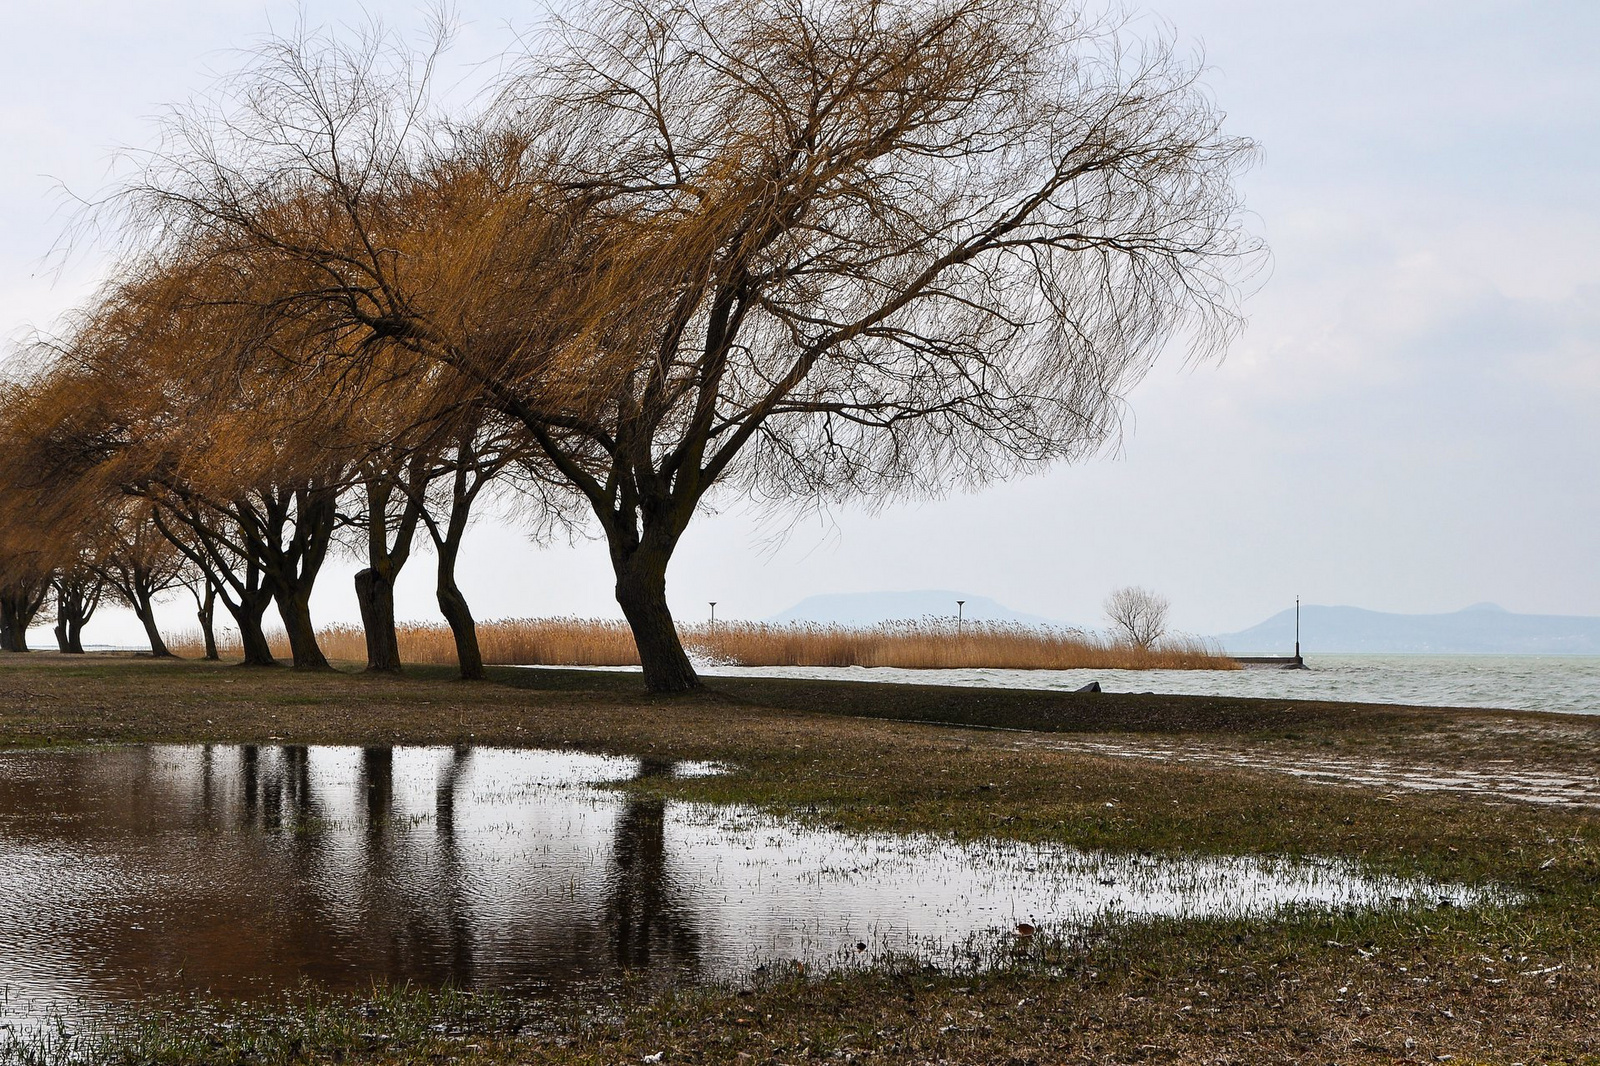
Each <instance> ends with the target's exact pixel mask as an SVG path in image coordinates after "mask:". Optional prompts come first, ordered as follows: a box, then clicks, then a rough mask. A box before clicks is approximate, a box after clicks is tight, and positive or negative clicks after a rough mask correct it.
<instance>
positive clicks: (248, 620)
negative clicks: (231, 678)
mask: <svg viewBox="0 0 1600 1066" xmlns="http://www.w3.org/2000/svg"><path fill="white" fill-rule="evenodd" d="M271 603H272V597H271V596H269V595H266V594H264V593H259V592H258V593H256V594H255V595H253V596H251V597H250V598H249V599H246V600H244V601H243V602H242V603H240V604H239V605H238V606H235V605H234V604H233V602H232V601H231V600H228V599H226V598H224V599H223V601H222V604H223V606H225V607H226V608H227V609H228V613H229V614H231V615H233V621H234V624H235V625H237V626H238V627H239V643H240V644H241V645H242V646H243V648H244V665H245V666H277V665H278V660H277V659H276V658H274V657H273V654H272V645H271V644H268V643H267V634H266V632H265V631H264V630H263V629H262V628H261V619H262V617H263V616H265V615H266V613H267V606H268V605H269V604H271Z"/></svg>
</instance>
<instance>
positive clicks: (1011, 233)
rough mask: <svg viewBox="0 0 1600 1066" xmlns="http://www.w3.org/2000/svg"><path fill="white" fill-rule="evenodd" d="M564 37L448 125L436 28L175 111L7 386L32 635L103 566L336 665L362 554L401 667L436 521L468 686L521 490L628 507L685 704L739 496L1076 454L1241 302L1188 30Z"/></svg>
mask: <svg viewBox="0 0 1600 1066" xmlns="http://www.w3.org/2000/svg"><path fill="white" fill-rule="evenodd" d="M530 42H531V43H529V45H528V49H527V53H526V54H525V55H522V56H520V57H516V58H515V59H514V60H513V61H511V62H509V63H508V64H507V65H506V69H507V71H508V73H507V74H506V75H505V76H504V78H503V79H502V80H501V81H500V82H499V83H498V84H497V85H496V86H495V90H494V92H493V93H491V94H490V95H489V97H488V98H487V99H486V100H484V101H483V102H481V103H476V104H473V105H471V106H469V107H465V108H455V109H453V110H450V111H446V110H445V109H443V108H440V107H438V106H436V105H435V104H434V103H433V101H432V97H431V95H430V83H431V81H432V79H433V71H434V67H435V65H436V63H437V60H438V57H439V54H440V50H439V48H434V49H432V50H430V51H427V52H425V53H421V54H419V53H414V52H409V51H406V50H405V49H403V48H401V47H399V46H398V45H396V44H395V43H394V42H392V41H391V40H389V39H387V38H383V37H381V36H378V35H373V36H371V37H369V38H367V39H365V40H363V41H361V42H360V43H357V44H347V43H344V42H341V41H339V40H337V39H334V38H331V37H325V36H319V35H315V34H306V33H302V34H299V35H297V36H294V37H292V38H287V39H280V40H276V41H273V42H272V43H270V44H269V45H268V46H267V47H265V48H264V49H262V50H261V51H260V53H259V54H258V55H257V56H256V57H255V58H254V60H253V61H252V62H250V63H248V64H246V65H245V66H244V67H243V68H242V69H241V70H240V71H239V72H238V73H237V74H236V75H234V76H233V77H232V78H230V79H228V80H227V81H225V82H224V83H222V84H221V85H219V87H218V89H217V92H216V93H215V95H214V96H213V97H212V98H211V99H210V101H209V102H208V103H206V104H204V105H199V106H193V107H190V108H189V109H187V110H185V111H183V112H181V113H179V114H178V115H177V116H176V117H175V118H173V119H172V120H171V121H170V122H169V123H168V124H167V126H166V128H165V134H166V136H165V139H164V142H163V148H162V149H161V150H160V151H159V152H157V153H155V154H153V155H152V156H151V157H150V158H149V159H148V160H146V161H144V164H143V165H142V166H141V168H140V170H139V173H138V176H137V178H136V179H135V180H133V181H131V182H129V183H128V185H127V187H125V188H123V189H121V190H119V192H118V194H117V195H116V196H114V197H113V198H112V199H111V200H110V201H109V206H108V207H107V208H106V209H105V212H104V213H102V215H101V216H100V217H99V220H100V221H102V222H107V223H109V224H114V225H115V227H116V229H117V231H118V232H120V233H121V234H123V235H124V237H125V240H126V244H125V247H124V252H123V254H122V255H121V257H120V260H119V265H118V268H117V270H116V272H115V274H114V276H113V278H112V280H111V281H110V283H108V285H107V287H106V289H105V291H104V292H103V293H102V294H101V296H100V297H99V298H98V299H96V300H95V301H94V302H93V304H92V305H91V306H89V307H86V308H84V309H83V310H82V311H81V312H80V313H79V315H78V316H77V317H76V318H75V320H73V321H72V322H71V323H69V326H68V328H66V329H64V330H63V331H62V332H61V334H60V336H58V337H56V338H53V339H51V340H50V341H48V342H41V343H40V344H39V345H37V346H36V348H35V350H34V352H33V353H32V358H31V360H29V363H28V370H27V372H26V373H21V374H18V375H14V376H13V379H12V380H11V381H10V383H9V384H7V385H5V386H4V388H5V390H6V391H5V394H4V398H3V407H0V455H3V456H4V460H5V468H4V473H3V477H0V610H3V617H4V619H5V629H4V632H5V634H6V636H5V639H6V641H7V642H8V646H18V645H19V644H21V642H22V641H23V640H24V639H25V638H24V636H23V634H24V633H25V630H26V625H27V622H28V620H29V619H30V617H31V613H32V612H36V611H38V610H40V609H41V605H42V604H43V603H44V602H45V601H46V599H47V598H50V597H51V596H52V595H53V601H54V602H55V604H56V605H57V609H58V613H59V614H60V617H61V618H62V619H63V625H64V626H65V627H66V629H67V630H68V631H69V632H70V631H72V628H73V626H74V625H76V626H78V627H79V628H81V624H82V622H83V620H85V619H86V618H87V616H88V613H89V612H90V611H92V610H93V605H94V603H95V602H96V600H97V597H98V595H99V590H101V589H105V588H109V589H113V590H114V591H115V594H116V595H117V596H118V597H120V598H122V599H123V600H124V601H125V602H127V603H129V605H130V606H132V607H133V608H134V609H135V611H138V612H140V614H141V617H142V618H144V619H146V622H147V626H148V627H149V628H150V630H151V636H152V644H153V647H155V648H156V649H157V650H159V641H160V638H159V634H158V633H156V631H155V629H154V623H153V620H151V616H150V613H149V603H150V601H151V600H152V599H153V598H154V597H155V596H157V595H159V594H161V593H162V591H163V590H165V589H169V588H173V587H176V586H177V585H180V584H187V585H188V586H189V587H190V588H191V589H193V590H194V591H195V594H196V597H197V604H198V607H199V610H200V613H201V616H202V618H203V619H208V618H209V617H210V614H211V610H212V607H211V605H212V604H213V603H214V602H220V603H221V604H222V605H223V607H224V609H225V611H226V612H227V614H228V615H229V616H230V617H231V619H232V621H233V622H234V624H235V625H236V626H237V627H238V630H239V632H240V634H241V636H242V638H243V643H244V647H245V653H246V659H247V661H249V662H252V663H267V662H271V661H272V655H271V652H270V650H269V649H268V647H267V643H266V640H265V638H264V636H263V633H262V627H263V619H264V617H265V614H266V612H267V610H268V609H269V607H271V606H272V605H274V604H275V605H276V608H277V612H278V614H279V616H280V618H281V621H282V624H283V626H284V628H285V630H286V631H287V633H288V636H289V642H290V645H291V648H292V652H293V659H294V665H295V666H296V667H298V668H305V669H312V668H322V667H325V666H326V665H327V664H326V660H325V659H324V657H323V655H322V653H321V651H320V649H319V648H318V647H317V642H316V635H315V632H314V629H313V627H312V622H311V617H310V613H309V608H308V603H309V597H310V593H311V589H312V587H313V584H314V583H315V581H316V579H317V576H318V573H319V571H320V569H321V567H322V565H323V563H324V561H325V560H326V558H327V557H328V554H329V552H330V550H331V549H332V548H333V546H334V545H335V544H336V543H339V542H340V538H341V537H344V538H346V540H347V541H348V542H350V543H353V544H356V545H357V546H358V547H359V550H360V551H362V552H363V554H364V556H365V559H366V562H367V566H366V568H365V569H363V570H362V571H361V573H360V574H358V576H357V578H356V587H357V594H358V596H359V599H360V604H361V611H362V618H363V621H364V623H365V625H366V630H367V639H368V657H369V665H370V666H371V667H372V668H373V669H395V668H397V667H398V657H397V654H396V649H395V640H394V617H393V615H394V608H393V586H394V581H395V578H396V576H397V575H398V573H399V572H400V570H401V568H403V567H404V566H405V565H406V564H407V561H408V559H409V557H410V554H411V552H412V548H413V544H414V543H415V542H417V541H419V540H420V539H421V538H422V537H423V536H424V535H425V536H426V538H427V540H428V541H429V542H431V544H432V546H433V547H434V549H435V551H436V553H437V556H438V592H439V604H440V608H441V611H442V612H443V614H444V616H445V617H446V619H447V620H448V621H449V623H450V625H451V626H452V628H453V629H454V631H455V633H456V637H457V645H458V649H459V654H460V657H461V664H462V671H463V674H464V675H466V676H474V675H475V674H476V673H478V672H479V671H480V670H481V666H480V664H479V662H478V657H477V652H476V645H475V638H474V636H473V627H472V617H471V613H470V611H469V609H468V607H467V604H466V601H465V599H464V598H463V597H462V596H461V593H460V590H459V589H458V588H457V587H456V585H455V580H454V570H455V561H456V558H457V556H458V553H459V551H460V549H461V542H462V535H463V533H464V531H465V530H466V528H467V524H468V521H469V519H470V517H471V514H472V510H473V507H474V505H475V503H476V502H477V501H478V500H479V498H480V496H482V495H483V494H484V493H486V492H493V493H502V492H503V493H509V494H515V495H516V497H517V498H518V500H519V501H521V503H522V510H523V512H524V513H526V514H529V515H531V516H533V517H534V520H536V521H537V522H540V523H543V524H545V525H558V524H574V523H581V524H586V525H588V526H589V527H590V528H596V527H597V528H598V531H599V533H600V534H601V535H602V536H604V538H605V540H606V543H607V545H608V547H609V551H610V558H611V562H612V565H613V568H614V570H615V575H616V596H617V601H618V603H619V605H620V606H621V608H622V611H623V613H624V615H625V616H626V618H627V620H628V622H629V624H630V626H631V628H632V630H633V633H634V636H635V639H636V641H637V643H638V646H639V652H640V657H641V660H642V662H643V664H644V676H645V681H646V683H647V684H648V686H649V687H650V688H651V689H652V690H656V691H676V690H682V689H685V688H689V687H692V686H694V685H695V684H697V679H696V677H695V674H694V670H693V668H692V667H691V666H690V663H689V660H688V658H687V656H686V655H685V654H684V651H683V649H682V647H681V645H680V643H679V640H678V636H677V633H676V630H675V628H674V625H673V621H672V617H671V614H670V612H669V611H668V608H667V600H666V572H667V567H668V563H669V562H670V560H671V558H672V556H673V552H674V550H675V549H676V547H677V545H678V543H679V541H680V539H681V538H682V537H683V535H684V534H685V531H686V530H687V528H688V526H689V525H690V523H691V520H692V519H693V518H694V517H695V515H696V514H698V513H700V512H701V511H702V510H703V509H704V505H705V503H706V502H707V500H708V497H712V496H713V495H714V494H721V495H722V496H723V497H724V498H740V499H753V500H756V501H759V502H765V503H768V504H771V505H774V506H782V507H796V506H801V507H803V506H815V505H818V504H825V503H831V502H835V501H841V500H846V499H852V498H862V497H865V498H867V499H869V500H872V501H882V500H885V499H888V498H891V497H894V496H904V495H907V494H918V493H938V492H944V491H948V489H949V488H950V487H952V486H954V485H959V484H981V483H983V482H986V481H988V480H991V479H994V478H999V477H1004V476H1008V475H1011V474H1013V473H1016V472H1019V471H1023V470H1027V469H1030V468H1034V467H1038V466H1040V465H1042V464H1046V463H1049V462H1052V461H1060V460H1072V459H1075V458H1080V457H1082V456H1084V455H1086V454H1088V453H1090V452H1091V451H1093V450H1094V449H1096V448H1098V447H1099V446H1100V445H1101V444H1103V443H1104V441H1105V440H1106V439H1107V438H1108V437H1109V436H1111V435H1112V434H1114V432H1115V431H1116V428H1117V425H1118V419H1119V414H1120V405H1121V397H1122V396H1123V395H1125V393H1126V391H1127V389H1128V388H1129V387H1130V386H1131V385H1132V384H1133V383H1134V382H1135V381H1137V380H1138V379H1139V377H1140V376H1141V375H1142V374H1143V373H1144V371H1145V370H1146V369H1147V368H1148V367H1149V366H1150V364H1151V361H1152V360H1153V359H1154V357H1155V356H1156V355H1157V354H1158V353H1159V352H1160V351H1161V350H1162V349H1163V348H1164V347H1166V346H1167V345H1168V344H1169V343H1171V342H1174V341H1177V342H1178V343H1180V344H1182V345H1184V346H1186V347H1187V349H1188V351H1189V352H1190V353H1191V354H1192V355H1197V356H1203V355H1206V354H1211V353H1214V352H1219V351H1220V350H1221V347H1222V345H1223V344H1224V343H1225V342H1226V340H1227V338H1228V336H1229V335H1230V334H1231V332H1232V330H1233V329H1234V327H1235V326H1236V325H1237V322H1238V318H1237V313H1236V308H1235V300H1236V297H1237V293H1238V286H1239V284H1240V282H1241V280H1242V279H1243V277H1244V276H1246V274H1247V273H1248V271H1249V270H1250V269H1251V268H1252V267H1253V266H1254V265H1255V264H1256V263H1257V262H1258V260H1259V246H1258V245H1257V244H1256V243H1255V242H1254V241H1253V239H1252V238H1250V236H1249V235H1248V234H1247V233H1245V232H1244V230H1243V229H1242V226H1241V204H1240V201H1239V198H1238V195H1237V193H1236V191H1235V188H1234V184H1233V182H1234V178H1235V176H1236V174H1237V172H1238V170H1239V169H1240V167H1241V166H1242V165H1244V164H1245V163H1246V162H1247V161H1248V159H1249V158H1250V156H1251V153H1252V146H1251V145H1250V144H1249V143H1248V142H1246V141H1243V140H1240V139H1237V138H1234V137H1231V136H1228V135H1226V134H1225V133H1224V132H1223V131H1222V129H1221V115H1220V113H1219V112H1218V110H1217V109H1216V108H1215V106H1214V105H1213V104H1212V102H1211V101H1210V99H1209V97H1208V96H1207V95H1206V93H1205V92H1204V91H1203V89H1202V88H1201V87H1200V86H1199V84H1198V83H1197V80H1196V68H1195V67H1194V66H1193V65H1192V64H1191V63H1188V62H1185V61H1184V60H1182V59H1181V58H1180V57H1178V56H1177V55H1176V54H1175V53H1174V51H1173V50H1172V48H1171V47H1169V46H1168V45H1167V44H1165V43H1163V42H1154V43H1145V44H1142V45H1141V44H1139V43H1137V42H1134V41H1131V40H1130V39H1129V37H1128V35H1127V34H1126V32H1125V30H1124V29H1123V28H1120V27H1117V26H1109V25H1104V24H1099V23H1094V22H1091V21H1087V20H1085V19H1084V18H1083V17H1081V16H1079V15H1078V14H1077V13H1075V12H1074V11H1072V10H1069V9H1066V8H1061V7H1056V6H1054V5H1053V4H1051V3H1049V2H1048V0H936V2H932V3H928V2H923V0H842V2H836V0H826V2H825V0H706V2H703V3H701V2H674V0H667V2H665V3H660V2H648V3H647V2H645V0H600V2H598V3H596V4H594V5H592V6H590V7H588V8H586V9H584V12H583V13H582V15H581V16H580V17H578V18H577V19H576V20H575V21H572V22H558V23H553V24H552V25H551V26H550V27H548V29H547V31H546V32H545V33H544V34H543V35H541V36H539V37H537V38H532V39H530ZM440 47H442V42H440ZM341 531H343V532H341ZM113 575H116V576H113ZM52 589H53V590H54V592H53V593H51V591H50V590H52ZM208 624H209V623H208Z"/></svg>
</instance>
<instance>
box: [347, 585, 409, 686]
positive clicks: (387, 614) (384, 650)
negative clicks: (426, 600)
mask: <svg viewBox="0 0 1600 1066" xmlns="http://www.w3.org/2000/svg"><path fill="white" fill-rule="evenodd" d="M356 602H357V603H358V604H360V606H361V628H362V629H363V630H365V631H366V635H367V669H368V670H377V671H384V672H388V673H399V672H400V639H399V637H398V636H397V635H396V634H395V629H394V585H393V584H392V583H391V582H390V581H389V580H388V579H387V578H385V577H384V576H383V573H382V572H381V571H379V570H377V569H376V568H374V567H370V566H369V567H367V568H366V569H365V570H362V571H360V572H358V573H357V574H356Z"/></svg>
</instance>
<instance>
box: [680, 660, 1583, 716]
mask: <svg viewBox="0 0 1600 1066" xmlns="http://www.w3.org/2000/svg"><path fill="white" fill-rule="evenodd" d="M1306 665H1307V666H1309V667H1310V669H1308V670H1279V669H1276V668H1273V667H1264V668H1263V667H1251V668H1248V669H1245V670H900V669H894V668H889V667H872V668H866V667H799V666H794V667H742V666H719V665H714V664H713V665H699V664H697V665H696V669H697V670H699V671H700V672H701V673H702V674H706V675H726V676H746V677H801V678H831V679H834V680H840V681H888V682H898V683H902V684H912V685H975V686H982V687H991V688H1038V689H1056V690H1066V691H1070V690H1072V689H1075V688H1080V687H1082V686H1083V685H1086V684H1088V683H1089V682H1090V681H1098V682H1100V684H1101V686H1102V687H1103V688H1104V689H1105V690H1106V691H1108V692H1161V693H1170V694H1174V695H1191V696H1261V697H1266V698H1270V699H1296V700H1351V701H1355V702H1360V703H1404V704H1412V705H1417V706H1427V707H1497V708H1502V709H1505V710H1523V711H1561V712H1565V713H1568V714H1600V655H1576V656H1555V655H1308V656H1306Z"/></svg>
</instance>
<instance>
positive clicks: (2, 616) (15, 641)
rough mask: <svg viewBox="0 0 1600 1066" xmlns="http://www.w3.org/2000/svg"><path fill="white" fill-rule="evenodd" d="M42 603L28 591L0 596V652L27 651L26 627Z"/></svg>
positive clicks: (39, 596) (40, 597)
mask: <svg viewBox="0 0 1600 1066" xmlns="http://www.w3.org/2000/svg"><path fill="white" fill-rule="evenodd" d="M43 602H44V600H43V596H42V595H36V594H34V593H33V592H31V591H28V590H24V591H22V592H8V593H5V594H0V651H15V652H24V651H27V650H28V627H29V626H31V625H32V624H33V619H34V616H36V615H37V614H38V613H39V607H40V605H41V604H42V603H43Z"/></svg>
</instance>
